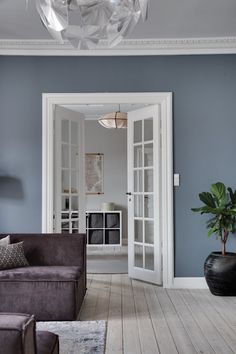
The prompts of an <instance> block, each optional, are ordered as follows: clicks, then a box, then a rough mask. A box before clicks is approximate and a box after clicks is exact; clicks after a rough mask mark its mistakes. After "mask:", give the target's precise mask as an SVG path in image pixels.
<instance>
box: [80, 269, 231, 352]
mask: <svg viewBox="0 0 236 354" xmlns="http://www.w3.org/2000/svg"><path fill="white" fill-rule="evenodd" d="M79 319H80V320H82V321H89V320H106V321H107V341H106V354H113V353H116V354H123V353H124V354H142V353H144V354H156V353H161V354H172V353H173V354H176V353H181V354H192V353H211V354H212V353H213V354H214V353H217V354H228V353H231V354H232V353H236V298H234V297H231V298H228V297H216V296H213V295H211V294H210V292H209V291H208V290H175V289H173V290H166V289H163V288H161V287H158V286H154V285H150V284H147V283H143V282H139V281H135V280H131V279H129V278H128V276H127V274H89V275H88V291H87V294H86V297H85V301H84V304H83V307H82V310H81V313H80V317H79Z"/></svg>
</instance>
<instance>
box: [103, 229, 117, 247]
mask: <svg viewBox="0 0 236 354" xmlns="http://www.w3.org/2000/svg"><path fill="white" fill-rule="evenodd" d="M105 244H106V245H119V244H120V231H119V230H106V231H105Z"/></svg>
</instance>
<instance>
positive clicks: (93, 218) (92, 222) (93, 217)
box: [88, 213, 103, 229]
mask: <svg viewBox="0 0 236 354" xmlns="http://www.w3.org/2000/svg"><path fill="white" fill-rule="evenodd" d="M88 227H89V229H96V228H98V229H101V228H103V214H102V213H90V214H88Z"/></svg>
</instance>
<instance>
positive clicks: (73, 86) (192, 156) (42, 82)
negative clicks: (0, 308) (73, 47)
mask: <svg viewBox="0 0 236 354" xmlns="http://www.w3.org/2000/svg"><path fill="white" fill-rule="evenodd" d="M108 91H109V92H119V91H127V92H129V91H172V92H173V93H174V159H175V171H176V172H178V173H180V175H181V186H180V187H179V188H177V189H176V190H175V252H176V257H175V259H176V276H202V264H203V261H204V259H205V257H206V256H207V255H208V253H209V252H210V251H211V250H217V249H218V248H219V244H218V242H217V241H215V240H214V237H213V239H208V238H207V236H206V230H205V225H204V221H205V220H206V218H205V217H201V216H200V215H198V214H193V213H192V212H191V211H190V208H191V207H192V206H198V205H199V204H200V203H199V201H198V198H197V194H198V192H200V191H203V190H208V188H209V185H210V184H211V183H212V182H214V181H218V180H221V181H224V182H225V183H226V184H227V185H231V186H232V187H234V188H236V163H235V151H236V138H235V135H236V56H234V55H228V56H226V55H222V56H176V57H174V56H172V57H113V58H109V57H97V58H95V57H79V58H74V57H71V58H70V57H67V58H63V57H0V232H9V233H10V232H30V231H32V232H34V231H35V232H38V231H40V230H41V164H42V162H41V132H42V127H41V120H42V117H41V116H42V111H41V102H42V97H41V94H42V92H108ZM235 237H236V236H235ZM229 249H232V250H234V251H236V242H234V240H233V237H232V241H230V242H229Z"/></svg>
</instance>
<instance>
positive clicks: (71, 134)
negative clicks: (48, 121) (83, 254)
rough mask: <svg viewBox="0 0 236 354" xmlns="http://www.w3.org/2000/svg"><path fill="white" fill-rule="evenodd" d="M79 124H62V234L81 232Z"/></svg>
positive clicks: (65, 121)
mask: <svg viewBox="0 0 236 354" xmlns="http://www.w3.org/2000/svg"><path fill="white" fill-rule="evenodd" d="M79 153H80V151H79V123H78V122H75V121H71V120H66V119H65V120H64V119H62V122H61V210H62V212H61V232H62V233H78V230H79V212H78V210H79V193H80V191H79V181H78V178H79Z"/></svg>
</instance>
